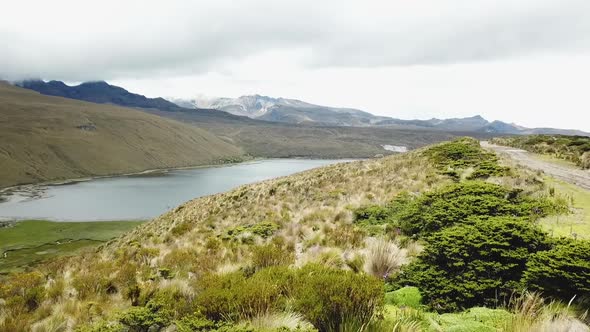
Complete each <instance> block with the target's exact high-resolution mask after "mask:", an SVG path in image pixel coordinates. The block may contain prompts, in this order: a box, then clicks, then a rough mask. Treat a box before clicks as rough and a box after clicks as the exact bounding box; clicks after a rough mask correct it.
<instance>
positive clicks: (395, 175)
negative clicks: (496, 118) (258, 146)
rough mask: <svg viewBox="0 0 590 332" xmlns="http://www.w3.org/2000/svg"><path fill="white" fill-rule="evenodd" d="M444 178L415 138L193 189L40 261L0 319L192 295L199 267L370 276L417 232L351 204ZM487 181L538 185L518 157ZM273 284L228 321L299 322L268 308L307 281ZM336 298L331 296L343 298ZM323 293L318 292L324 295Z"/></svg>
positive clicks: (43, 321) (86, 316)
mask: <svg viewBox="0 0 590 332" xmlns="http://www.w3.org/2000/svg"><path fill="white" fill-rule="evenodd" d="M453 181H454V180H453V178H451V177H449V176H448V175H445V174H444V173H443V172H441V171H440V169H438V168H437V167H436V166H435V165H433V163H432V162H431V160H430V159H429V157H428V156H426V155H425V154H424V150H416V151H413V152H410V153H407V154H403V155H397V156H392V157H386V158H380V159H374V160H365V161H355V162H351V163H343V164H335V165H330V166H327V167H323V168H318V169H314V170H310V171H306V172H302V173H299V174H295V175H292V176H288V177H282V178H278V179H274V180H268V181H263V182H260V183H256V184H252V185H246V186H241V187H238V188H236V189H234V190H232V191H229V192H227V193H223V194H216V195H211V196H206V197H202V198H199V199H195V200H192V201H190V202H187V203H185V204H182V205H181V206H179V207H177V208H175V209H174V210H172V211H169V212H168V213H165V214H164V215H162V216H160V217H159V218H157V219H155V220H153V221H151V222H148V223H145V224H143V225H141V226H139V227H138V228H136V229H134V230H132V231H131V232H129V233H127V234H125V235H124V236H121V237H119V238H117V239H115V240H113V241H110V242H109V243H107V244H105V245H104V246H102V247H101V248H100V249H99V250H97V252H88V253H85V254H84V255H80V256H79V257H75V258H71V259H67V260H56V261H54V262H52V263H51V264H44V265H43V266H41V267H40V270H41V271H43V273H44V274H43V275H47V276H50V277H51V280H52V281H51V285H48V281H47V280H44V279H43V280H41V281H39V280H37V279H33V280H32V281H31V288H32V289H37V288H38V287H40V288H42V289H44V290H46V291H47V292H48V293H50V294H51V296H43V297H41V299H42V300H40V302H41V303H39V305H38V308H40V309H37V308H35V309H33V310H31V309H27V308H26V306H24V307H23V306H18V307H10V312H8V310H7V309H5V308H6V306H1V307H0V317H1V318H0V331H2V330H3V329H4V330H6V329H8V328H9V327H10V328H13V329H14V328H15V324H21V325H22V326H16V327H17V328H21V329H24V330H26V329H27V328H29V327H31V326H33V325H35V326H37V325H38V326H42V325H43V326H45V327H43V328H51V327H52V326H53V325H52V324H53V323H52V322H54V321H55V322H57V321H59V320H63V321H66V322H67V324H68V327H67V329H68V330H70V329H73V328H75V327H77V326H79V325H80V324H82V323H88V322H92V321H100V320H101V319H106V320H109V319H110V320H112V319H114V318H113V315H115V313H116V312H126V310H127V311H128V310H131V312H132V313H136V312H139V311H138V310H143V309H141V308H146V307H144V305H145V304H146V303H145V302H146V301H148V299H150V296H152V297H153V296H156V295H157V294H160V293H159V292H160V291H164V292H165V293H166V294H169V295H170V296H171V299H170V298H169V299H168V301H169V302H170V303H172V304H175V305H176V304H178V303H181V304H182V303H184V302H186V303H187V305H188V304H190V305H194V303H193V302H194V301H193V300H194V299H195V298H198V297H200V296H204V295H203V294H204V292H205V291H204V290H203V289H200V288H199V287H196V286H195V285H200V284H201V283H202V282H203V280H204V279H207V278H213V279H214V280H231V278H233V277H235V276H237V275H243V277H244V278H249V276H252V275H257V274H259V273H260V272H261V271H262V272H264V271H266V270H267V269H269V267H270V268H271V269H272V268H274V267H276V266H277V265H278V266H280V268H284V269H293V270H295V271H296V270H298V269H299V270H300V269H305V267H304V266H306V265H308V264H309V263H320V264H322V265H324V267H326V266H327V267H330V268H336V269H340V270H336V273H333V274H329V275H327V276H326V278H327V277H330V278H334V280H339V279H338V278H340V277H342V276H346V277H347V278H351V279H350V280H351V282H352V281H354V280H356V278H357V277H361V276H362V277H363V278H370V279H371V280H375V278H373V277H370V276H367V275H366V274H371V275H375V276H378V277H379V278H382V277H384V276H386V275H391V274H392V273H394V272H395V271H396V270H397V269H398V268H399V267H400V266H402V265H403V264H404V263H405V262H407V261H408V260H410V259H412V257H415V256H416V255H417V254H418V253H420V252H421V251H422V244H421V243H420V242H416V241H415V240H413V239H409V238H403V237H402V236H399V237H398V236H397V235H395V234H392V233H387V234H383V237H378V238H371V239H370V240H368V241H366V239H367V238H368V237H369V236H370V234H369V233H368V232H367V230H366V229H364V228H362V227H359V226H358V225H356V224H355V223H354V222H355V221H354V214H353V211H355V210H356V209H358V208H359V207H362V206H368V205H384V204H387V203H389V202H390V201H391V200H392V199H393V198H394V197H396V196H397V195H398V194H400V193H401V192H402V191H405V192H409V193H410V194H411V195H419V194H420V193H424V192H426V191H431V190H433V189H436V188H439V187H442V186H446V185H449V184H451V183H452V182H453ZM488 181H490V182H492V181H496V182H498V183H507V184H509V185H513V186H515V187H517V188H521V189H522V190H523V191H525V192H531V193H532V192H536V191H537V190H540V189H539V188H542V187H543V182H542V179H540V178H539V176H538V175H537V174H534V173H530V172H528V171H525V170H520V169H515V170H514V172H512V173H511V174H510V175H507V176H496V177H493V178H490V179H488ZM286 266H289V268H287V267H286ZM341 270H348V271H341ZM164 271H165V273H163V272H164ZM310 271H311V272H310V273H312V272H313V269H312V270H310ZM365 271H366V272H365ZM314 273H315V272H314ZM215 278H217V279H215ZM220 278H221V279H220ZM7 280H9V281H11V280H18V278H15V279H11V278H8V279H7ZM248 280H250V279H248ZM359 280H360V279H359ZM327 281H329V280H328V279H327ZM327 281H323V282H325V284H323V283H319V282H318V283H317V285H316V287H315V290H316V291H317V292H318V293H319V292H321V291H324V290H325V289H326V288H328V287H332V286H334V287H336V286H338V285H332V284H330V283H328V282H327ZM375 281H376V283H375V285H381V286H382V281H380V280H375ZM11 282H12V281H11ZM254 282H255V281H248V282H247V283H246V284H247V285H253V284H251V283H254ZM351 285H352V284H351ZM218 286H219V287H218V288H219V289H218V290H219V293H216V294H213V295H215V296H229V298H230V299H231V294H226V293H224V289H226V287H223V285H218ZM353 286H357V285H356V284H355V285H353ZM362 286H364V285H362ZM276 287H277V286H276V284H273V283H271V282H266V281H265V283H264V287H262V288H257V287H254V286H252V288H251V289H248V290H250V291H252V292H254V293H253V294H255V292H258V291H260V292H262V291H268V292H270V293H268V294H266V295H269V294H270V295H272V297H268V298H272V299H274V298H275V297H276V296H278V297H279V298H281V299H283V298H288V299H289V300H288V301H286V304H285V303H282V302H281V303H278V302H272V304H273V305H272V306H270V307H264V308H263V309H264V310H250V309H251V308H249V307H248V306H246V307H244V308H242V309H240V310H242V311H240V313H241V314H240V316H239V317H238V318H236V319H235V320H236V322H239V321H241V320H247V321H248V322H249V323H250V324H253V325H256V326H260V327H261V328H272V327H273V326H275V325H273V320H276V321H278V322H280V321H283V324H287V325H288V326H292V325H293V324H294V323H293V322H297V323H301V324H304V323H305V322H303V321H301V320H300V317H298V316H292V315H291V314H290V312H291V311H289V310H286V311H285V312H283V311H280V312H277V310H276V307H277V306H283V305H285V306H286V305H288V304H290V303H291V302H293V301H295V303H296V300H304V299H305V297H306V296H310V298H311V299H313V297H314V296H318V294H317V293H313V292H310V293H305V294H300V295H301V296H299V298H296V297H294V296H293V297H291V296H290V295H289V296H287V295H285V294H283V293H281V292H282V291H283V290H281V289H277V288H276ZM300 290H301V291H302V292H303V290H305V288H301V289H300ZM271 291H272V292H271ZM380 292H382V290H380ZM275 294H279V295H276V296H275ZM29 295H30V296H32V297H33V298H35V296H36V294H29ZM205 295H207V294H206V293H205ZM210 295H211V294H210ZM266 295H265V296H266ZM270 295H269V296H270ZM304 295H305V296H304ZM328 295H329V294H328ZM261 299H265V297H261ZM344 299H345V298H341V299H339V300H342V301H343V302H342V304H343V305H347V302H346V301H344ZM379 299H381V298H379ZM183 301H184V302H183ZM252 301H255V303H253V304H252V305H253V306H254V305H258V304H260V303H259V302H256V301H258V297H252ZM261 301H262V300H261ZM273 301H274V300H273ZM330 301H331V300H330V298H329V296H327V297H326V303H331V302H330ZM279 302H280V301H279ZM216 303H219V301H218V300H216V299H215V298H211V301H210V304H216ZM269 303H270V302H269ZM132 304H135V305H140V306H141V307H135V306H132ZM300 304H301V303H300ZM315 304H316V302H313V301H312V302H310V303H309V305H310V306H311V305H315ZM376 307H377V306H376ZM47 308H52V309H51V310H47ZM130 308H131V309H130ZM138 308H139V309H138ZM183 308H184V307H183ZM326 308H327V307H322V308H321V309H326ZM413 310H414V311H405V312H402V311H399V310H397V309H395V310H394V311H392V312H385V313H383V314H384V315H386V316H388V317H389V316H392V315H393V316H394V317H393V318H392V319H391V320H385V321H384V322H382V323H383V324H385V325H379V324H381V323H380V322H376V321H375V320H376V318H377V316H379V315H378V314H380V313H373V312H366V313H363V315H364V316H363V317H364V318H365V319H363V320H362V322H363V323H362V324H364V325H362V326H361V325H359V326H356V325H355V324H357V323H358V320H355V319H354V317H348V318H347V319H349V320H350V322H348V321H347V319H344V318H346V317H341V318H343V320H342V321H341V323H342V324H340V325H339V326H342V327H343V328H349V329H350V330H355V331H356V330H359V329H360V330H364V331H372V330H376V331H380V330H389V331H392V330H393V331H414V330H419V329H420V328H424V327H428V326H430V325H431V324H430V323H429V317H428V315H426V314H425V313H424V312H422V311H420V310H417V309H413ZM228 312H231V311H228ZM244 312H246V313H247V314H244ZM152 314H153V313H152ZM335 314H337V313H335ZM372 315H373V316H375V317H373V316H372ZM15 317H16V318H18V320H15ZM371 317H372V320H371V323H370V324H374V326H375V329H372V328H373V325H370V324H369V325H366V322H367V321H369V320H370V319H369V318H371ZM373 318H374V319H373ZM232 319H233V318H232ZM308 319H309V321H314V319H317V320H319V319H320V317H319V316H318V317H315V316H314V317H313V318H309V317H308ZM373 321H375V322H373ZM379 326H380V327H379ZM39 328H41V327H39ZM17 330H18V329H17Z"/></svg>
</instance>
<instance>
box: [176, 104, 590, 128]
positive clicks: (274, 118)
mask: <svg viewBox="0 0 590 332" xmlns="http://www.w3.org/2000/svg"><path fill="white" fill-rule="evenodd" d="M174 101H175V102H176V103H177V104H180V105H183V106H184V107H187V108H190V107H192V108H195V107H196V108H210V109H217V110H220V111H224V112H228V113H231V114H236V115H241V116H247V117H250V118H253V119H259V120H266V121H271V122H282V123H290V124H313V125H322V126H357V127H366V126H371V127H376V126H382V127H386V126H397V127H400V126H404V127H406V129H417V128H422V129H425V128H426V129H435V130H442V131H463V132H478V133H498V134H516V135H520V134H535V133H536V134H539V133H546V134H564V135H584V136H590V133H586V132H583V131H580V130H571V129H556V128H525V127H522V126H519V125H516V124H509V123H506V122H502V121H493V122H490V121H488V120H486V119H484V118H483V117H481V116H480V115H476V116H472V117H466V118H450V119H436V118H433V119H429V120H403V119H396V118H392V117H386V116H376V115H373V114H371V113H368V112H364V111H361V110H357V109H351V108H335V107H328V106H320V105H314V104H310V103H306V102H304V101H301V100H296V99H286V98H272V97H267V96H260V95H251V96H242V97H239V98H194V99H190V100H182V99H177V100H174Z"/></svg>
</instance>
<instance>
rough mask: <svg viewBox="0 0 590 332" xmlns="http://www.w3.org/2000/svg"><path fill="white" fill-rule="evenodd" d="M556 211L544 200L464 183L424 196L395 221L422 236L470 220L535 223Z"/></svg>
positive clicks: (481, 184)
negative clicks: (527, 220)
mask: <svg viewBox="0 0 590 332" xmlns="http://www.w3.org/2000/svg"><path fill="white" fill-rule="evenodd" d="M557 209H558V207H557V206H555V204H553V203H552V202H551V201H549V200H547V199H541V198H539V199H533V198H531V197H527V196H523V195H522V194H521V193H519V192H518V191H515V190H509V189H507V188H504V187H502V186H499V185H496V184H492V183H487V182H482V181H468V182H464V183H457V184H452V185H449V186H446V187H443V188H441V189H439V190H434V191H432V192H428V193H425V194H423V195H422V196H420V197H418V198H416V199H414V200H412V201H410V202H409V203H408V204H406V205H405V207H404V208H400V209H399V212H398V213H397V215H396V217H397V219H398V222H399V226H400V228H401V230H402V231H403V232H404V233H406V234H421V235H425V234H429V233H432V232H436V231H438V230H441V229H443V228H445V227H449V226H452V225H454V224H457V223H464V222H466V221H467V220H468V219H469V218H472V217H479V218H482V219H485V218H489V217H496V216H519V217H528V218H532V219H536V218H539V217H542V216H546V215H548V214H549V213H552V212H553V211H555V210H557Z"/></svg>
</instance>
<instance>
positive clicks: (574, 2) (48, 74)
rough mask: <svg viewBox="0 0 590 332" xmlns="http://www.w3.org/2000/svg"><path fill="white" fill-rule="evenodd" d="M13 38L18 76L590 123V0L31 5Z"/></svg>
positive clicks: (384, 109) (67, 0)
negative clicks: (589, 95)
mask: <svg viewBox="0 0 590 332" xmlns="http://www.w3.org/2000/svg"><path fill="white" fill-rule="evenodd" d="M0 40H1V41H2V43H3V48H2V51H1V53H0V77H1V78H5V79H23V78H37V77H39V78H44V79H57V80H65V81H83V80H109V81H112V82H115V83H118V84H121V85H123V86H125V87H127V88H129V89H131V90H135V91H138V92H143V93H146V94H148V95H152V96H157V95H165V96H177V97H178V96H191V95H196V94H199V93H205V94H210V95H221V96H237V95H243V94H250V93H261V94H267V95H273V96H284V97H294V98H299V99H303V100H307V101H310V102H315V103H320V104H327V105H335V106H347V107H357V108H361V109H364V110H367V111H370V112H373V113H376V114H384V115H392V116H398V117H402V118H416V117H418V118H426V117H431V116H437V117H451V116H464V115H472V114H478V113H481V114H482V115H484V116H487V117H488V118H491V119H502V120H506V121H515V122H519V123H521V124H524V125H529V126H560V127H574V128H580V129H586V130H590V128H589V127H588V126H590V124H588V123H590V122H589V121H583V120H587V119H586V118H585V117H586V116H585V114H586V113H585V111H586V110H588V109H589V106H590V101H589V100H588V98H587V97H586V96H585V93H584V91H583V89H584V87H587V86H588V83H589V79H588V77H590V75H588V74H589V73H588V71H589V70H588V68H589V66H590V60H588V58H590V57H588V55H589V52H590V2H589V1H588V0H519V1H514V0H472V1H465V0H446V1H440V0H420V1H407V0H389V1H387V0H383V1H377V0H367V1H362V2H359V1H353V0H326V1H312V0H298V1H280V2H279V1H274V0H251V1H231V0H215V1H213V0H211V1H189V0H184V1H180V0H178V1H174V0H170V1H165V2H163V1H149V0H144V1H137V0H130V1H115V0H104V1H93V2H90V1H74V0H54V1H44V0H38V1H34V0H20V1H12V2H10V3H9V4H8V3H7V4H4V5H3V10H2V12H1V13H0ZM555 112H559V113H558V114H559V115H560V116H559V117H556V116H555V114H556V113H555Z"/></svg>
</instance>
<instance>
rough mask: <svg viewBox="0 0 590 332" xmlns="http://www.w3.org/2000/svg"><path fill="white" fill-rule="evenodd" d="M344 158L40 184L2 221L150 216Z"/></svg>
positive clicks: (2, 206) (0, 212)
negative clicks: (37, 194) (38, 191)
mask: <svg viewBox="0 0 590 332" xmlns="http://www.w3.org/2000/svg"><path fill="white" fill-rule="evenodd" d="M337 162H345V161H343V160H310V159H271V160H263V161H256V162H249V163H243V164H237V165H232V166H226V167H210V168H198V169H186V170H174V171H170V172H166V173H158V174H149V175H143V176H140V175H134V176H122V177H114V178H102V179H95V180H91V181H85V182H78V183H73V184H67V185H58V186H45V187H39V189H41V190H42V195H41V197H36V198H31V197H28V196H29V195H26V194H23V193H21V194H19V193H16V194H13V195H12V196H9V197H7V198H8V200H7V201H6V202H3V203H0V218H2V219H35V218H37V219H50V220H63V221H91V220H127V219H149V218H153V217H156V216H158V215H160V214H162V213H164V212H166V211H167V210H169V209H171V208H173V207H175V206H177V205H180V204H182V203H184V202H186V201H188V200H191V199H193V198H196V197H200V196H205V195H210V194H215V193H219V192H224V191H227V190H229V189H232V188H234V187H237V186H239V185H242V184H247V183H252V182H257V181H261V180H266V179H271V178H275V177H279V176H284V175H289V174H293V173H296V172H300V171H304V170H307V169H311V168H315V167H319V166H323V165H327V164H333V163H337Z"/></svg>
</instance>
